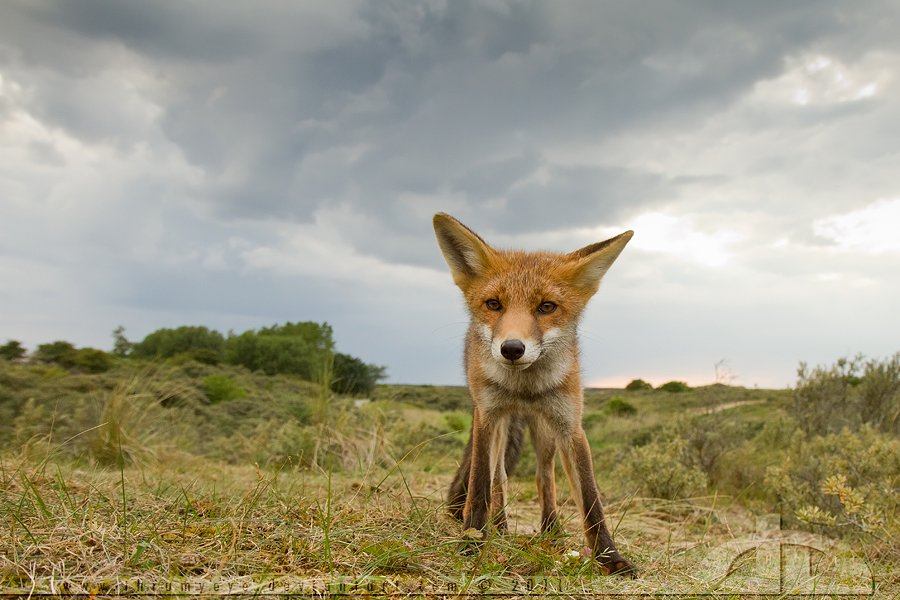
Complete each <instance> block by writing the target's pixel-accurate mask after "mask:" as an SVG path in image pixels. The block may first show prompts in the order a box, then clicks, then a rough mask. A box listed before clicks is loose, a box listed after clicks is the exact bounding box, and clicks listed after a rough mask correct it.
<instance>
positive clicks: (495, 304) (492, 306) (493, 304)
mask: <svg viewBox="0 0 900 600" xmlns="http://www.w3.org/2000/svg"><path fill="white" fill-rule="evenodd" d="M485 305H486V306H487V307H488V310H500V309H501V308H503V305H502V304H500V301H499V300H494V299H493V298H491V299H490V300H488V301H486V302H485Z"/></svg>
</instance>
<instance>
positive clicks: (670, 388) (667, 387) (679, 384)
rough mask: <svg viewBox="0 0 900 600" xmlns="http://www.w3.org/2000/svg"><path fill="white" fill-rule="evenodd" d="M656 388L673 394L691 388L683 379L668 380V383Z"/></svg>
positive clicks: (687, 390)
mask: <svg viewBox="0 0 900 600" xmlns="http://www.w3.org/2000/svg"><path fill="white" fill-rule="evenodd" d="M656 389H658V390H662V391H664V392H670V393H674V394H678V393H681V392H689V391H691V388H689V387H688V384H686V383H685V382H683V381H670V382H668V383H664V384H662V385H661V386H659V387H658V388H656Z"/></svg>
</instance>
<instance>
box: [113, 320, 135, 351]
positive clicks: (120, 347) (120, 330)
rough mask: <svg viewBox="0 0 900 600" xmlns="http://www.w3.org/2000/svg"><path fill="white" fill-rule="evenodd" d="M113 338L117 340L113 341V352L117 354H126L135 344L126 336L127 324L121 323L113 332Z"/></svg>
mask: <svg viewBox="0 0 900 600" xmlns="http://www.w3.org/2000/svg"><path fill="white" fill-rule="evenodd" d="M112 335H113V339H114V340H115V342H114V343H113V354H115V355H116V356H125V355H127V354H128V353H129V352H131V349H132V348H133V347H134V344H133V343H131V342H129V341H128V339H127V338H126V337H125V326H124V325H119V326H118V327H116V328H115V329H113V332H112Z"/></svg>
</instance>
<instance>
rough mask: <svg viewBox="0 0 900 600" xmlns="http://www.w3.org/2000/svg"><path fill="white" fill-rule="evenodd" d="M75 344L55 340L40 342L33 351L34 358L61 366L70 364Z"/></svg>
mask: <svg viewBox="0 0 900 600" xmlns="http://www.w3.org/2000/svg"><path fill="white" fill-rule="evenodd" d="M74 355H75V345H74V344H72V343H71V342H64V341H56V342H50V343H49V344H40V345H38V347H37V350H36V351H35V353H34V359H35V360H36V361H38V362H42V363H54V364H58V365H60V366H62V367H66V366H69V367H71V366H72V359H73V358H74Z"/></svg>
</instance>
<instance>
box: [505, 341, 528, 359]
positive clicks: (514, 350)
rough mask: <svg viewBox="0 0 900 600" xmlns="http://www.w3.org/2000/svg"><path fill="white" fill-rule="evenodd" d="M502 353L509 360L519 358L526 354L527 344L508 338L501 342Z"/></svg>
mask: <svg viewBox="0 0 900 600" xmlns="http://www.w3.org/2000/svg"><path fill="white" fill-rule="evenodd" d="M500 354H502V355H503V358H505V359H507V360H517V359H519V358H522V355H523V354H525V344H523V343H522V342H520V341H519V340H506V341H505V342H503V343H502V344H500Z"/></svg>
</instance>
